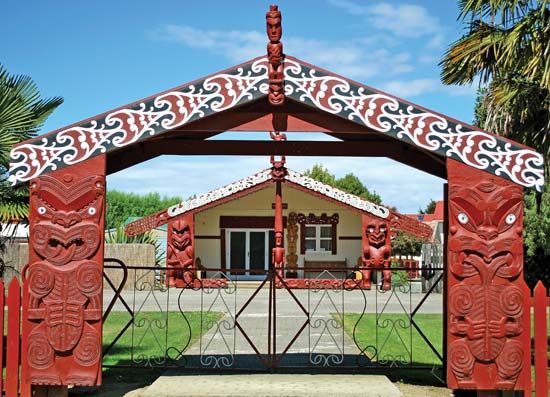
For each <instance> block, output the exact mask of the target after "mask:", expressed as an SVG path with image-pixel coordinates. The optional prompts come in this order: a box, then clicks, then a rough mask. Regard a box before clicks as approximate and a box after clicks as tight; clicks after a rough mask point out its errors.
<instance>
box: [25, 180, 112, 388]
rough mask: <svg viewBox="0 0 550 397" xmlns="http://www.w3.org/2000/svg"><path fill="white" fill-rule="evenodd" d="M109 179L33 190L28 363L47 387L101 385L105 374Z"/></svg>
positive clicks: (36, 184)
mask: <svg viewBox="0 0 550 397" xmlns="http://www.w3.org/2000/svg"><path fill="white" fill-rule="evenodd" d="M104 189H105V182H104V177H103V176H87V177H84V178H79V177H77V176H75V175H73V174H68V173H67V174H63V176H62V177H59V178H56V177H53V176H47V175H46V176H41V177H39V178H37V179H34V180H33V181H32V182H31V184H30V193H31V198H30V203H31V212H30V215H29V217H30V229H31V233H30V245H31V247H32V251H31V253H30V261H29V262H30V265H29V267H28V270H27V272H26V279H27V285H28V297H29V303H28V307H27V308H26V312H25V321H26V322H25V324H24V331H23V332H24V334H25V338H26V343H27V345H26V346H27V348H26V351H24V352H23V354H24V355H26V357H24V358H23V362H24V363H25V365H26V366H27V367H26V370H25V373H26V374H28V376H29V378H30V379H29V380H30V381H31V382H32V383H33V384H42V385H67V384H76V385H88V386H90V385H95V384H97V383H98V382H99V379H100V378H99V375H98V374H99V373H100V372H101V366H100V363H101V319H102V309H103V307H102V294H103V289H102V285H103V284H102V281H103V273H102V255H103V252H102V248H101V249H100V247H102V246H103V244H102V236H103V220H102V219H103V218H102V216H103V200H104Z"/></svg>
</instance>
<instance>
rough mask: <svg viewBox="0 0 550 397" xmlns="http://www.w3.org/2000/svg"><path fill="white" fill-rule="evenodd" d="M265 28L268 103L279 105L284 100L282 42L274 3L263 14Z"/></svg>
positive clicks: (279, 19) (277, 10)
mask: <svg viewBox="0 0 550 397" xmlns="http://www.w3.org/2000/svg"><path fill="white" fill-rule="evenodd" d="M265 20H266V30H267V37H268V39H269V43H268V44H267V58H268V61H269V65H268V68H269V70H268V79H269V81H268V83H269V94H268V99H269V103H271V104H272V105H276V106H280V105H282V104H283V103H284V101H285V93H284V66H283V59H284V54H283V43H281V37H282V34H283V28H282V25H281V12H280V11H279V8H278V7H277V6H276V5H271V6H269V11H268V12H267V13H266V15H265Z"/></svg>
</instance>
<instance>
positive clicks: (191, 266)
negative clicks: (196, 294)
mask: <svg viewBox="0 0 550 397" xmlns="http://www.w3.org/2000/svg"><path fill="white" fill-rule="evenodd" d="M193 220H194V217H193V214H187V215H185V216H184V217H179V218H178V219H177V220H175V221H172V222H170V223H169V224H168V236H167V238H168V244H167V249H166V262H167V268H168V269H170V270H166V285H167V286H169V287H177V288H192V287H193V285H194V281H195V250H194V238H193V236H194V233H193V226H194V225H193Z"/></svg>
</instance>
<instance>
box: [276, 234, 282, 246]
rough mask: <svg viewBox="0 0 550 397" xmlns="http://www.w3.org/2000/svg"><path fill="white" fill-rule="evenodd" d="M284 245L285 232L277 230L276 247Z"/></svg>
mask: <svg viewBox="0 0 550 397" xmlns="http://www.w3.org/2000/svg"><path fill="white" fill-rule="evenodd" d="M282 246H283V233H281V232H275V247H282Z"/></svg>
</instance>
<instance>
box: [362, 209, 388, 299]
mask: <svg viewBox="0 0 550 397" xmlns="http://www.w3.org/2000/svg"><path fill="white" fill-rule="evenodd" d="M361 218H362V225H363V233H362V236H363V237H362V242H363V244H362V245H363V255H362V258H361V259H362V263H363V267H362V268H361V274H362V276H363V279H362V288H365V289H371V273H372V270H371V268H372V267H377V268H384V269H387V270H382V276H383V283H382V288H383V289H384V290H389V289H390V288H391V270H389V268H390V256H391V239H390V228H389V224H388V222H386V221H385V220H382V219H378V218H375V217H372V216H369V215H367V214H363V215H362V217H361Z"/></svg>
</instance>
